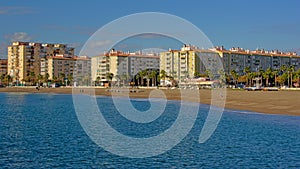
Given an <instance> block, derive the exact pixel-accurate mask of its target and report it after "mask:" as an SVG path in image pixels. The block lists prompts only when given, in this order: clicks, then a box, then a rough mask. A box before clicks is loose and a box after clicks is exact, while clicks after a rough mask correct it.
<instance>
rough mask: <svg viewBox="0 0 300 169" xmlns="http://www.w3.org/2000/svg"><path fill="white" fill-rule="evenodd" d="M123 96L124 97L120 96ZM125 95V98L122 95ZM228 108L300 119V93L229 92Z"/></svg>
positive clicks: (207, 96)
mask: <svg viewBox="0 0 300 169" xmlns="http://www.w3.org/2000/svg"><path fill="white" fill-rule="evenodd" d="M135 90H136V91H139V92H130V93H129V96H130V97H133V98H148V97H149V94H150V92H151V91H152V90H153V89H135ZM161 91H163V92H164V94H165V95H166V97H167V99H170V100H180V99H181V93H180V90H179V89H161ZM0 92H28V93H58V94H72V88H41V89H40V90H36V89H35V88H21V87H20V88H14V87H11V88H0ZM95 94H96V95H103V96H111V92H110V90H109V89H106V88H96V89H95ZM118 95H122V93H120V94H118ZM123 95H124V94H123ZM199 96H200V102H201V103H204V104H211V90H209V89H202V90H199ZM225 107H226V108H229V109H237V110H247V111H254V112H259V113H266V114H283V115H295V116H299V115H300V91H244V90H232V89H226V102H225Z"/></svg>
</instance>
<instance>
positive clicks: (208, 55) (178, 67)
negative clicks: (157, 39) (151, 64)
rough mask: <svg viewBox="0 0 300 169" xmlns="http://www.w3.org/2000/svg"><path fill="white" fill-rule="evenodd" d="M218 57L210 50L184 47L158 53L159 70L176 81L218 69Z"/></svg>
mask: <svg viewBox="0 0 300 169" xmlns="http://www.w3.org/2000/svg"><path fill="white" fill-rule="evenodd" d="M218 60H220V59H219V55H218V54H217V53H216V52H213V51H211V50H200V49H199V48H197V47H195V46H190V45H184V46H183V47H182V48H181V50H169V51H166V52H161V53H160V70H164V71H165V72H166V74H167V75H168V76H171V77H173V78H174V80H177V81H184V80H185V79H187V78H193V77H194V76H195V75H196V74H204V73H205V70H207V69H209V70H213V68H220V67H219V66H218V65H217V64H218V63H219V61H218Z"/></svg>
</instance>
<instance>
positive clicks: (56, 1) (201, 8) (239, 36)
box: [0, 0, 300, 57]
mask: <svg viewBox="0 0 300 169" xmlns="http://www.w3.org/2000/svg"><path fill="white" fill-rule="evenodd" d="M299 7H300V1H298V0H290V1H283V0H281V1H280V0H274V1H271V0H219V1H214V0H198V1H196V0H195V1H183V0H181V1H178V0H148V1H146V0H120V1H116V0H109V1H100V0H94V1H92V0H85V1H74V0H72V1H71V0H48V1H37V0H26V1H24V0H2V1H0V21H1V28H0V57H6V56H5V53H6V50H7V45H8V44H9V42H11V41H13V40H21V41H35V42H46V43H64V44H70V45H72V46H74V47H77V48H76V51H77V52H78V51H80V47H81V45H82V44H84V43H85V41H86V40H87V39H88V38H89V37H90V36H91V35H92V34H93V33H94V32H95V31H97V30H98V29H99V28H101V27H102V26H104V25H105V24H107V23H109V22H111V21H113V20H115V19H118V18H120V17H123V16H126V15H129V14H133V13H138V12H163V13H169V14H173V15H176V16H179V17H181V18H184V19H186V20H188V21H190V22H191V23H193V24H194V25H196V26H197V27H198V28H199V29H201V30H202V31H203V32H204V33H205V34H206V35H207V36H208V38H209V39H210V40H211V41H212V43H213V44H214V45H215V46H220V45H224V46H225V47H226V48H231V47H233V46H234V47H242V48H247V49H256V48H264V49H279V50H298V54H299V53H300V50H299V48H300V10H299Z"/></svg>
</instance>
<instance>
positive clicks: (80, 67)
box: [41, 54, 91, 85]
mask: <svg viewBox="0 0 300 169" xmlns="http://www.w3.org/2000/svg"><path fill="white" fill-rule="evenodd" d="M46 74H48V76H49V80H54V79H61V78H68V77H69V79H70V78H72V79H73V80H72V81H74V82H77V83H78V84H79V85H83V84H85V85H89V84H90V77H91V59H90V58H89V57H87V56H70V55H66V54H65V55H55V56H50V57H47V58H43V59H41V75H43V76H45V75H46Z"/></svg>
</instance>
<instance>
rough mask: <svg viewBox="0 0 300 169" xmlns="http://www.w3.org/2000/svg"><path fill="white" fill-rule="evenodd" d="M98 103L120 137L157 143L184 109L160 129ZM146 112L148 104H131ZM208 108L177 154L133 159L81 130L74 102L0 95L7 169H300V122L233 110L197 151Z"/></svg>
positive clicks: (2, 163) (0, 141)
mask: <svg viewBox="0 0 300 169" xmlns="http://www.w3.org/2000/svg"><path fill="white" fill-rule="evenodd" d="M97 101H98V103H99V105H100V107H102V108H103V110H104V111H103V112H105V113H104V116H105V118H106V119H107V121H108V122H109V123H110V124H111V126H113V127H114V128H115V129H117V130H118V131H119V132H121V133H123V134H126V135H129V136H134V137H151V136H154V135H157V134H158V133H161V132H162V131H163V130H165V129H167V128H168V127H169V126H170V125H171V124H172V122H173V121H174V120H175V119H176V115H177V113H176V112H177V111H178V108H179V102H178V101H170V102H169V104H168V106H167V112H165V113H164V114H163V115H162V116H161V117H160V118H158V119H157V120H156V121H155V123H151V124H149V125H150V127H147V125H146V124H143V125H141V124H135V123H132V122H129V121H127V120H125V119H124V118H122V116H120V115H119V114H118V113H117V112H116V110H115V109H114V108H113V106H112V104H113V103H112V101H111V99H110V98H108V97H99V98H97ZM132 103H133V104H134V105H135V106H136V107H137V108H138V109H140V110H147V109H148V108H149V103H148V102H147V101H146V100H133V101H132ZM207 110H208V106H207V105H201V106H200V113H199V115H198V119H197V121H196V123H195V125H194V128H193V129H192V131H191V132H190V134H189V135H188V136H187V137H186V138H185V139H184V140H183V141H182V142H181V143H180V144H178V145H177V146H175V147H174V148H173V149H172V150H170V151H168V152H166V153H164V154H162V155H158V156H155V157H150V158H143V159H131V158H126V157H119V156H116V155H113V154H110V153H109V152H106V151H105V150H104V149H102V148H101V147H99V146H97V145H96V144H95V143H93V142H92V141H91V140H90V138H89V137H88V136H87V135H86V134H85V132H84V131H83V129H82V127H81V126H80V124H79V122H78V119H77V117H76V113H75V111H74V108H73V102H72V96H71V95H54V94H20V93H10V94H6V93H0V167H1V168H300V117H292V116H278V115H263V114H255V113H243V112H239V111H233V110H227V111H226V112H225V113H224V114H223V117H222V119H221V121H220V124H219V126H218V128H217V130H216V131H215V133H214V134H213V136H212V137H211V138H210V139H209V140H208V141H207V142H205V143H203V144H199V143H198V136H199V133H200V131H201V128H202V125H203V122H204V119H205V117H206V115H207V113H206V112H207Z"/></svg>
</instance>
